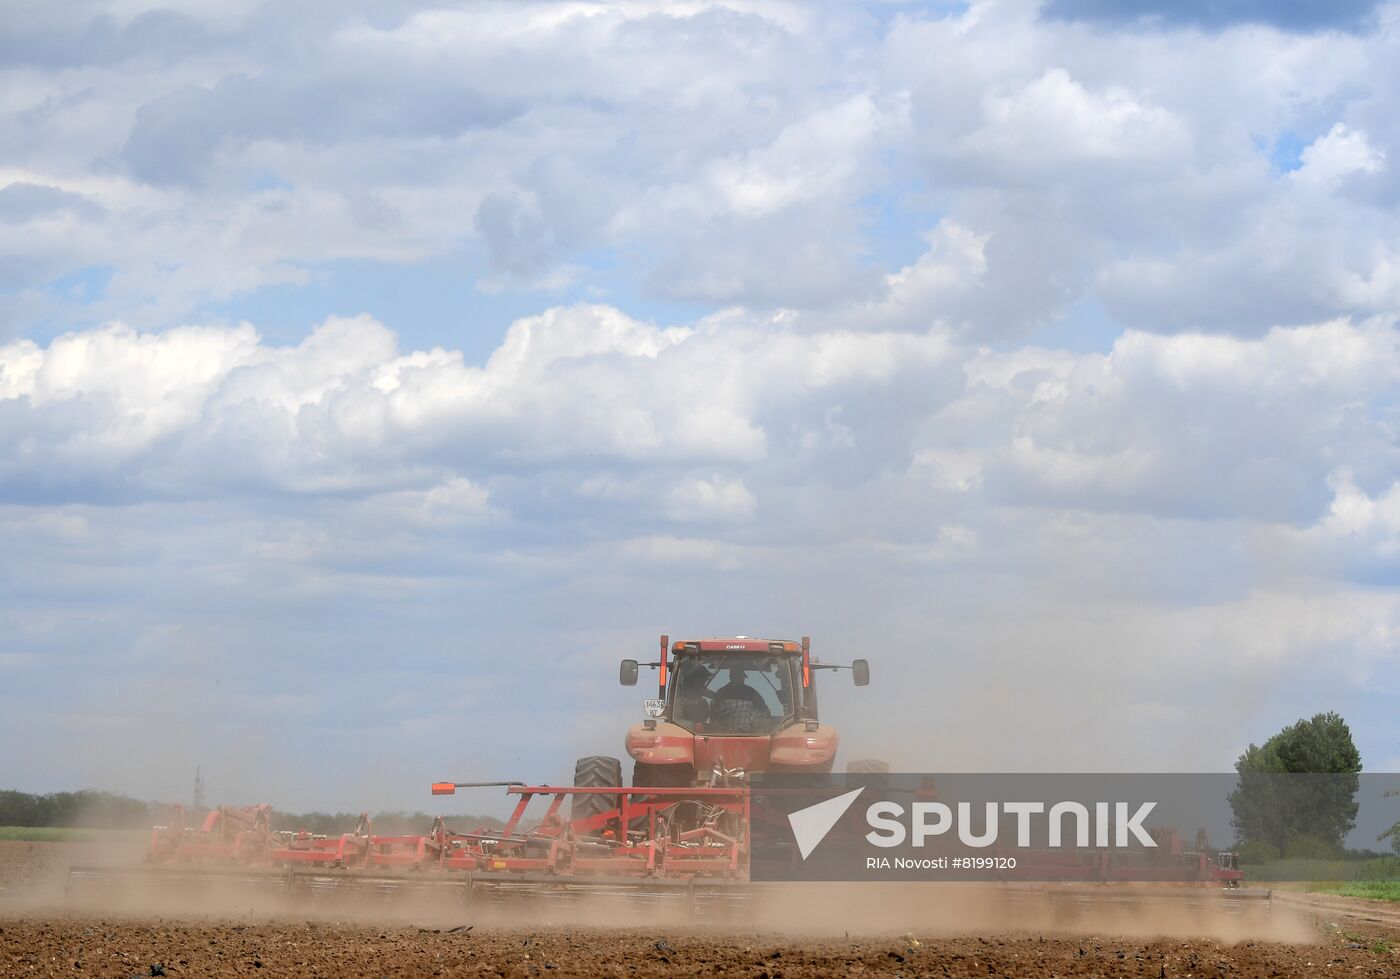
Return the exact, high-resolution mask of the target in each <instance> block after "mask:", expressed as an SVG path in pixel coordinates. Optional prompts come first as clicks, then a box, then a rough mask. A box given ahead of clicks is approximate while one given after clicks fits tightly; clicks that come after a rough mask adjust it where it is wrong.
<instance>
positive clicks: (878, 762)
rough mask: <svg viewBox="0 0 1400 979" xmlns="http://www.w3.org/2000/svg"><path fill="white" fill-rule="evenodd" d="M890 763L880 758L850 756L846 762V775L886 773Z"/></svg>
mask: <svg viewBox="0 0 1400 979" xmlns="http://www.w3.org/2000/svg"><path fill="white" fill-rule="evenodd" d="M889 773H890V763H889V762H887V761H884V760H883V759H880V758H852V759H851V760H850V761H848V762H846V774H847V775H888V774H889Z"/></svg>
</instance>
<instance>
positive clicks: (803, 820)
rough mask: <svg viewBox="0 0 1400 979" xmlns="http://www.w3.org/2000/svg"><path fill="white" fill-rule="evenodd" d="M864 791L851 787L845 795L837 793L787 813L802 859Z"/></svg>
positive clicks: (824, 837) (813, 848)
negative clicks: (812, 804) (822, 800)
mask: <svg viewBox="0 0 1400 979" xmlns="http://www.w3.org/2000/svg"><path fill="white" fill-rule="evenodd" d="M864 791H865V788H864V787H863V786H862V787H861V788H859V789H852V790H851V791H850V792H847V793H846V794H845V795H838V796H836V797H835V798H832V799H827V800H826V801H824V802H818V803H817V804H816V805H814V806H808V807H807V808H806V809H799V810H797V812H794V813H789V814H788V825H789V826H791V827H792V835H793V837H794V838H795V839H796V840H797V852H798V853H800V854H802V859H803V860H806V859H807V855H808V854H809V853H811V852H812V851H813V850H815V849H816V848H817V844H818V843H820V842H821V841H822V840H824V839H826V834H827V833H830V832H831V827H833V826H835V825H836V823H837V821H838V820H839V819H840V818H841V817H842V816H844V815H846V810H847V809H849V808H851V803H853V802H855V801H856V796H858V795H860V794H861V793H862V792H864Z"/></svg>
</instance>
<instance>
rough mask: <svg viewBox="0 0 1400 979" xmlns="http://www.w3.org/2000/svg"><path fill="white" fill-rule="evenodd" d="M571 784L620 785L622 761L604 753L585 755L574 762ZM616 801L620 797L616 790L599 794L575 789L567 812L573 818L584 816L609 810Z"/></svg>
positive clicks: (585, 787)
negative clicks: (580, 791) (576, 792)
mask: <svg viewBox="0 0 1400 979" xmlns="http://www.w3.org/2000/svg"><path fill="white" fill-rule="evenodd" d="M574 786H575V787H576V788H583V789H620V788H622V762H620V761H618V760H617V759H616V758H609V757H608V756H607V755H585V756H584V757H582V758H580V759H579V760H578V761H576V762H574ZM620 805H622V797H621V796H619V795H618V794H617V793H616V792H604V793H601V794H599V795H593V794H591V793H588V794H585V793H579V794H578V795H575V796H574V797H573V801H572V802H571V803H570V810H569V815H570V817H571V818H573V819H588V818H590V817H592V816H597V815H599V814H600V813H605V812H611V811H612V810H614V809H616V808H618V806H620Z"/></svg>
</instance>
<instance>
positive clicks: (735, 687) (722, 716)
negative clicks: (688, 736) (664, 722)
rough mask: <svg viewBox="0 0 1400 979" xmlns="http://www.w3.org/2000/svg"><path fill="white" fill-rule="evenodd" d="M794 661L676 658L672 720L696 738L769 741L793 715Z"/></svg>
mask: <svg viewBox="0 0 1400 979" xmlns="http://www.w3.org/2000/svg"><path fill="white" fill-rule="evenodd" d="M794 677H795V674H794V668H793V657H791V656H774V655H772V654H768V653H732V652H729V653H714V654H706V653H700V654H696V655H690V656H683V657H680V658H678V661H677V662H676V666H675V681H674V683H673V684H672V688H671V689H672V698H673V699H672V701H671V720H672V721H673V722H674V723H676V724H679V725H681V726H682V727H684V728H687V729H688V730H691V731H694V732H695V733H696V734H716V735H746V734H747V735H769V734H772V733H773V732H774V731H776V730H777V729H778V727H779V726H780V725H781V724H782V721H783V719H784V718H785V717H788V716H789V715H791V714H792V713H793V710H792V704H793V698H792V689H793V681H794Z"/></svg>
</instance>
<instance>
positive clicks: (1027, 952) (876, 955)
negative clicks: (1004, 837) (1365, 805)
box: [0, 844, 1400, 979]
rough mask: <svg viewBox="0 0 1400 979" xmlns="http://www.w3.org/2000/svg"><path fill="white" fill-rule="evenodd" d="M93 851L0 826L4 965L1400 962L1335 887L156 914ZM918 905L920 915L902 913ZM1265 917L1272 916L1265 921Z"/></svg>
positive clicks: (1090, 966) (391, 969)
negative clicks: (1220, 900)
mask: <svg viewBox="0 0 1400 979" xmlns="http://www.w3.org/2000/svg"><path fill="white" fill-rule="evenodd" d="M92 856H93V854H92V853H91V852H90V851H89V852H81V851H80V852H75V850H74V848H73V847H71V846H66V845H59V844H0V976H30V975H34V976H43V975H67V976H111V977H121V979H127V977H130V976H148V975H152V974H155V975H161V974H164V975H169V976H366V977H380V976H433V975H443V976H453V975H461V976H475V975H488V976H522V977H523V976H564V975H586V976H601V975H607V976H611V975H617V976H661V975H667V976H672V975H718V974H728V973H734V974H740V975H746V976H752V977H760V976H768V977H775V979H776V977H779V976H787V977H793V979H796V977H800V976H814V975H850V974H865V973H868V974H879V975H891V976H909V977H912V976H916V975H930V976H988V975H1003V976H1026V977H1032V976H1056V975H1058V976H1119V975H1122V976H1149V977H1165V976H1173V977H1188V976H1189V977H1192V979H1197V977H1231V979H1233V977H1239V976H1348V977H1351V976H1397V975H1400V951H1396V950H1393V949H1400V923H1397V922H1395V921H1394V920H1393V919H1392V918H1391V917H1390V916H1389V915H1388V914H1387V913H1386V912H1388V911H1389V909H1388V908H1385V907H1377V908H1373V907H1370V906H1368V904H1367V902H1356V903H1354V904H1353V903H1349V902H1347V901H1345V900H1344V899H1339V898H1335V897H1327V898H1319V899H1313V898H1311V897H1309V896H1301V895H1300V896H1290V897H1289V901H1288V903H1289V906H1290V907H1292V908H1293V909H1294V912H1292V913H1293V914H1296V916H1297V917H1296V918H1295V919H1293V921H1294V923H1293V924H1291V925H1290V926H1289V927H1290V928H1291V929H1292V931H1291V934H1292V936H1293V940H1292V941H1278V940H1273V939H1272V938H1268V939H1266V938H1243V939H1240V940H1235V941H1230V940H1226V939H1222V938H1203V937H1191V936H1190V935H1188V934H1178V935H1176V936H1175V937H1141V936H1142V935H1144V934H1145V933H1147V932H1150V931H1151V930H1152V928H1151V922H1150V921H1146V920H1142V921H1138V922H1137V923H1136V924H1137V927H1135V928H1133V929H1131V931H1132V932H1133V933H1134V934H1136V935H1137V936H1138V937H1131V936H1130V935H1129V934H1128V933H1127V932H1124V931H1117V932H1114V931H1108V930H1105V931H1104V932H1102V933H1089V934H1069V933H1065V932H1064V931H1048V930H1047V931H1027V930H1026V929H1025V927H1024V924H1023V923H1022V922H1021V921H1018V920H1017V919H1016V918H1014V917H1011V916H1008V915H1005V914H1003V915H1002V916H1000V917H999V918H998V919H995V920H989V921H988V922H987V925H988V927H986V928H985V929H978V930H972V929H969V928H967V927H966V921H954V920H952V919H945V918H944V917H943V916H942V914H941V913H939V911H938V908H939V907H945V908H946V907H947V906H948V905H947V904H945V903H943V901H940V904H939V905H930V906H929V907H928V908H925V909H924V910H922V911H920V912H919V913H918V914H913V915H908V916H906V918H905V919H904V920H902V921H900V922H899V924H900V928H901V931H900V932H898V933H890V931H889V930H888V928H886V927H881V926H880V925H879V924H878V923H868V925H869V926H868V927H865V928H862V929H857V928H856V927H855V926H854V925H852V926H850V927H849V928H843V927H842V926H840V925H839V924H838V925H832V924H831V923H830V922H823V926H822V927H821V929H820V933H814V932H813V931H812V929H811V927H810V919H808V921H807V922H803V921H802V920H800V919H799V920H795V921H793V922H791V925H792V927H785V926H783V925H781V924H777V925H773V926H771V927H770V926H769V924H768V919H766V918H755V919H754V920H758V921H762V926H761V928H760V927H755V925H754V924H753V923H752V922H744V923H741V924H733V925H729V926H720V925H708V926H697V925H694V924H665V925H657V926H652V927H648V928H639V927H628V928H604V927H592V926H578V925H565V924H553V925H551V924H546V923H544V922H543V921H540V922H537V923H535V924H533V925H532V924H530V923H528V922H526V921H523V920H522V919H521V918H520V917H519V916H516V917H515V918H514V919H513V920H512V919H506V920H501V919H499V918H495V919H488V918H486V917H484V916H483V915H480V914H477V913H469V912H467V911H459V912H458V913H457V916H456V917H455V918H454V917H453V914H452V912H451V911H450V910H447V909H440V910H439V913H438V914H437V915H436V916H435V917H434V918H432V919H428V918H424V919H423V920H422V921H405V920H399V921H396V922H394V923H392V924H387V923H376V922H373V921H366V920H363V919H360V920H353V921H352V920H337V919H336V918H334V917H323V918H318V919H314V920H306V919H305V918H302V917H298V918H286V917H284V918H280V919H273V918H267V917H261V916H252V915H249V914H247V913H245V914H243V916H241V917H238V916H234V915H230V914H229V913H228V912H227V911H226V912H223V913H218V914H209V915H203V916H201V915H197V914H193V913H182V914H178V915H174V916H166V917H152V916H149V915H142V916H138V915H135V914H133V913H132V909H131V908H121V909H118V908H113V909H111V910H108V911H105V912H96V913H92V912H81V913H80V912H76V911H74V910H72V908H71V906H69V905H65V904H63V903H61V898H62V891H61V888H58V889H55V888H56V887H57V883H56V882H57V881H58V880H60V879H61V874H57V875H56V873H55V871H56V870H57V869H59V868H65V869H66V866H67V864H68V863H69V862H70V861H71V862H91V859H92ZM876 886H877V887H878V886H879V885H876ZM939 890H940V892H941V893H943V894H944V900H946V896H947V891H946V890H944V889H942V888H940V889H939ZM801 893H802V894H805V893H808V892H805V891H804V892H801ZM800 897H801V894H799V893H798V892H792V893H788V894H786V895H785V896H784V897H783V900H782V903H783V905H784V906H793V905H796V906H798V913H799V915H800V905H801V901H800V900H799V899H800ZM21 898H24V899H23V900H22V899H21ZM957 903H963V902H957ZM1277 913H1278V912H1277V909H1276V915H1275V916H1277ZM914 919H921V923H919V924H918V925H917V926H916V927H913V928H911V929H909V931H907V932H905V931H903V928H904V926H905V925H907V924H909V922H910V920H914ZM637 920H638V919H637V918H636V917H633V918H631V919H630V921H631V922H632V923H636V922H637ZM891 920H893V919H891ZM1115 923H1116V922H1115ZM804 925H805V927H804ZM1074 927H1075V928H1076V929H1083V928H1084V924H1083V923H1080V924H1077V925H1075V926H1074ZM1181 927H1185V926H1184V925H1183V923H1182V922H1177V923H1175V924H1174V925H1171V926H1170V928H1171V929H1172V930H1176V929H1179V928H1181ZM1276 931H1277V927H1276V924H1275V925H1269V926H1268V927H1267V928H1265V929H1263V931H1261V934H1271V933H1273V932H1276ZM848 932H849V933H848ZM881 932H883V933H881ZM950 932H951V933H950ZM663 936H664V937H663Z"/></svg>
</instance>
